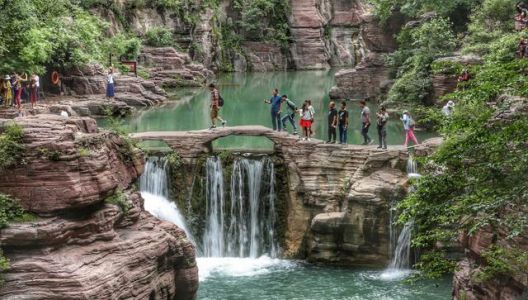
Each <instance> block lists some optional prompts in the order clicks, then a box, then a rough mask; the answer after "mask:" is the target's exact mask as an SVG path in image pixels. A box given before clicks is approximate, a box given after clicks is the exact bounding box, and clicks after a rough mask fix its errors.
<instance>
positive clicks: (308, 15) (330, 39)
mask: <svg viewBox="0 0 528 300" xmlns="http://www.w3.org/2000/svg"><path fill="white" fill-rule="evenodd" d="M114 1H115V3H116V5H117V7H118V8H119V10H120V11H121V13H122V14H124V16H125V17H126V20H127V24H128V26H129V27H130V29H131V30H132V31H133V32H134V33H136V34H137V35H139V36H143V35H144V34H145V33H146V32H148V30H150V29H152V28H155V27H166V28H169V29H170V30H171V31H172V32H173V33H174V38H175V41H176V43H177V44H178V47H180V48H181V49H183V50H184V51H186V52H187V53H188V54H189V55H190V57H191V58H192V59H193V60H194V61H197V62H199V63H202V64H203V65H205V67H207V68H209V69H212V70H219V69H222V70H225V69H228V70H232V71H250V70H252V71H273V70H285V69H298V70H304V69H326V68H330V67H340V66H355V65H357V64H359V63H360V62H361V61H362V58H363V57H364V56H365V55H366V54H367V53H369V52H376V53H378V52H386V51H389V50H391V49H394V47H395V46H396V45H395V42H394V40H393V38H392V35H393V34H394V33H395V32H396V31H397V30H398V28H399V27H398V26H399V25H398V24H396V22H393V23H390V24H389V25H388V26H387V27H383V26H381V25H380V24H379V23H378V21H377V19H376V18H375V17H374V16H373V15H372V13H371V8H370V7H369V5H368V4H367V2H366V1H364V0H290V1H289V6H290V9H289V10H288V11H274V14H275V15H271V16H267V15H266V16H261V19H260V21H259V22H262V24H259V26H260V27H263V28H260V29H261V30H262V31H266V32H271V31H274V30H275V29H274V28H266V27H267V26H268V25H269V24H267V22H266V21H265V19H267V18H276V17H278V15H281V17H282V14H285V19H287V21H285V24H284V25H285V26H287V27H288V35H289V36H288V37H287V40H288V42H287V43H286V44H285V45H281V44H280V43H279V41H277V40H274V39H272V38H271V39H270V38H265V39H262V38H260V39H259V38H257V37H255V36H254V35H253V34H247V33H246V32H244V31H243V30H240V29H239V28H237V27H238V25H237V24H238V23H237V22H239V21H240V19H241V18H242V16H241V15H242V13H241V12H239V11H237V8H236V7H237V5H240V4H236V3H234V1H231V0H224V1H221V3H220V4H219V5H218V7H217V8H211V7H210V5H204V4H203V3H202V1H195V2H193V3H195V4H196V5H190V4H187V6H184V7H183V8H182V11H180V12H177V13H175V12H171V11H168V10H164V9H153V8H152V7H150V6H148V5H147V6H146V7H145V6H143V7H141V6H138V5H134V3H133V1H117V0H114ZM242 2H243V1H242ZM94 12H95V13H98V14H99V15H101V16H102V17H103V18H105V19H106V20H108V22H109V23H110V24H112V26H111V28H110V32H111V33H116V32H119V31H123V30H124V29H123V26H122V24H121V23H120V20H119V18H118V16H116V14H115V12H113V11H111V10H109V9H105V8H101V7H98V8H96V9H94ZM393 25H395V26H393ZM225 26H233V28H234V29H233V30H235V32H233V33H230V34H234V35H236V38H233V39H231V35H229V34H228V33H225V32H222V27H225ZM233 40H235V41H236V42H235V43H233ZM235 48H236V49H235Z"/></svg>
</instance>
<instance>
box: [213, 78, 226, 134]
mask: <svg viewBox="0 0 528 300" xmlns="http://www.w3.org/2000/svg"><path fill="white" fill-rule="evenodd" d="M209 91H210V92H211V104H210V108H211V127H209V129H214V128H216V120H218V121H220V122H222V127H225V125H226V123H227V121H226V120H224V119H222V118H221V117H220V108H221V107H222V106H223V105H224V103H223V102H224V101H223V99H222V96H220V91H218V88H217V87H216V85H215V84H214V83H211V84H209Z"/></svg>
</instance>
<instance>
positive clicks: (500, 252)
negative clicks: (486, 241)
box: [473, 245, 528, 282]
mask: <svg viewBox="0 0 528 300" xmlns="http://www.w3.org/2000/svg"><path fill="white" fill-rule="evenodd" d="M482 257H483V258H484V260H485V265H484V267H482V268H480V269H479V270H478V271H477V272H476V273H475V274H474V275H473V279H474V280H475V281H476V282H486V281H489V280H492V279H494V278H496V277H497V276H501V275H502V276H504V275H507V276H517V275H526V274H527V273H528V271H527V270H528V252H526V251H524V250H522V249H519V248H503V247H500V246H497V245H494V246H492V247H491V248H489V249H486V250H485V251H484V252H482Z"/></svg>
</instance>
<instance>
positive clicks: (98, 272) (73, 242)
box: [0, 115, 198, 299]
mask: <svg viewBox="0 0 528 300" xmlns="http://www.w3.org/2000/svg"><path fill="white" fill-rule="evenodd" d="M14 121H15V122H16V123H17V124H19V125H20V126H21V127H22V128H23V131H24V137H23V144H24V147H25V149H24V152H23V155H22V159H21V161H20V163H19V164H18V165H17V166H15V167H13V168H11V169H9V170H7V171H5V172H2V173H1V174H0V178H1V179H0V180H1V182H2V183H1V185H0V192H3V193H7V194H10V195H13V196H15V197H16V198H18V199H19V201H20V204H21V205H22V206H23V208H24V209H25V210H26V211H28V212H31V213H33V214H35V215H36V219H35V220H32V221H30V222H26V223H23V222H22V223H10V224H9V226H8V227H7V228H5V229H2V230H1V231H0V245H1V246H2V248H3V250H4V253H5V255H6V256H7V258H8V259H9V260H10V265H11V266H10V269H9V270H8V271H7V272H6V273H5V274H4V279H5V283H4V285H3V287H2V289H0V298H2V299H22V298H23V299H125V298H126V299H194V298H195V295H196V291H197V287H198V271H197V267H196V263H195V249H194V246H193V245H192V244H191V243H190V242H189V241H188V240H187V238H186V236H185V233H184V232H183V230H181V229H179V228H178V227H176V226H175V225H173V224H170V223H166V222H162V221H159V220H157V219H156V218H154V217H153V216H151V215H150V214H149V213H148V212H146V211H144V209H143V199H142V198H141V196H140V194H139V193H138V192H137V191H136V190H135V188H134V186H133V185H132V183H133V182H134V181H135V180H136V179H137V177H138V176H139V174H140V173H141V172H142V171H143V157H142V154H141V153H140V152H137V151H136V150H135V148H133V147H132V146H131V145H130V144H129V143H128V142H127V140H124V139H122V138H121V137H119V136H117V135H115V134H113V133H109V132H104V131H99V130H98V128H97V126H96V123H95V121H94V120H93V119H89V118H62V117H59V116H54V115H37V116H34V117H25V118H16V119H15V120H14ZM7 122H8V121H3V122H1V123H2V124H3V125H5V124H6V123H7ZM9 122H11V121H9ZM3 125H2V126H3Z"/></svg>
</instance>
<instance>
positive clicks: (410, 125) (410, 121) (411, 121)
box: [409, 117, 416, 128]
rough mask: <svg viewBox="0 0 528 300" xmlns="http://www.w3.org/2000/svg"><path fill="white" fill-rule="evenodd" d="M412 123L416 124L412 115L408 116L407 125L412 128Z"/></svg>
mask: <svg viewBox="0 0 528 300" xmlns="http://www.w3.org/2000/svg"><path fill="white" fill-rule="evenodd" d="M414 125H416V122H414V119H413V118H412V117H409V127H411V128H414Z"/></svg>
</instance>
